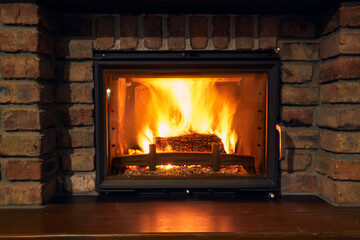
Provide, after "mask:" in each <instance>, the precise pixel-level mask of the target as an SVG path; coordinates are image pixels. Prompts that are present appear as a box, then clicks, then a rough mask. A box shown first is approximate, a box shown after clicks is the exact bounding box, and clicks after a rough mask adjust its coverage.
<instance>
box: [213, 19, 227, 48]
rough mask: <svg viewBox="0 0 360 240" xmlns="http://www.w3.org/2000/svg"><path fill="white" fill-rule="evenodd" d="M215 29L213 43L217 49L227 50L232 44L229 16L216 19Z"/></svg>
mask: <svg viewBox="0 0 360 240" xmlns="http://www.w3.org/2000/svg"><path fill="white" fill-rule="evenodd" d="M213 28H214V31H213V35H214V36H213V42H214V46H215V48H218V49H225V48H227V47H228V46H229V42H230V18H229V17H227V16H217V17H214V19H213Z"/></svg>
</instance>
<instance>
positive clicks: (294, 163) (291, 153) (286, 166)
mask: <svg viewBox="0 0 360 240" xmlns="http://www.w3.org/2000/svg"><path fill="white" fill-rule="evenodd" d="M311 162H312V154H311V153H307V152H298V151H295V150H292V149H290V150H287V151H286V155H285V159H284V160H282V161H280V168H281V170H284V171H288V172H293V171H304V170H305V169H306V168H308V167H309V166H310V164H311Z"/></svg>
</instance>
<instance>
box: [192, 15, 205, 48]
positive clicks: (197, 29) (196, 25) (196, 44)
mask: <svg viewBox="0 0 360 240" xmlns="http://www.w3.org/2000/svg"><path fill="white" fill-rule="evenodd" d="M207 42H208V19H207V17H202V16H195V17H191V18H190V43H191V47H192V48H193V49H204V48H206V46H207Z"/></svg>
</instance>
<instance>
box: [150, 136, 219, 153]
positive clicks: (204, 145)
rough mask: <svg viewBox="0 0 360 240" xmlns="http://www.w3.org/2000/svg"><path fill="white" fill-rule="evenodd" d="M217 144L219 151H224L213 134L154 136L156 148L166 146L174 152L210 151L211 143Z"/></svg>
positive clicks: (164, 148)
mask: <svg viewBox="0 0 360 240" xmlns="http://www.w3.org/2000/svg"><path fill="white" fill-rule="evenodd" d="M213 143H217V144H219V152H220V153H225V149H224V144H223V142H222V141H221V139H220V138H219V137H218V136H216V135H215V134H200V133H190V134H186V135H181V136H176V137H156V139H155V144H156V149H157V150H159V151H165V150H166V148H167V147H168V146H170V147H171V149H172V151H176V152H211V151H212V144H213Z"/></svg>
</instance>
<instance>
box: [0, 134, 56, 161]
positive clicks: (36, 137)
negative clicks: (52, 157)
mask: <svg viewBox="0 0 360 240" xmlns="http://www.w3.org/2000/svg"><path fill="white" fill-rule="evenodd" d="M54 149H55V135H54V134H52V133H47V134H40V133H38V132H27V133H23V132H15V133H4V134H3V135H2V136H1V139H0V154H2V155H4V156H33V157H35V156H39V155H42V154H45V153H48V152H51V151H53V150H54Z"/></svg>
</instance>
